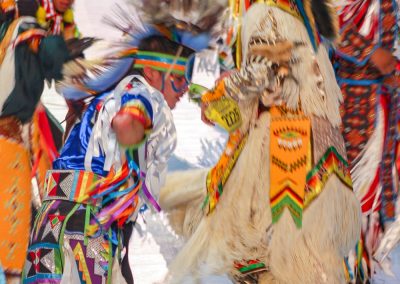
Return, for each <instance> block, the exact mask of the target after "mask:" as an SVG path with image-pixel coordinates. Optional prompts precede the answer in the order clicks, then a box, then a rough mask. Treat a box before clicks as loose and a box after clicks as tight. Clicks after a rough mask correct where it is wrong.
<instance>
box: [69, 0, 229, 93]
mask: <svg viewBox="0 0 400 284" xmlns="http://www.w3.org/2000/svg"><path fill="white" fill-rule="evenodd" d="M226 7H228V6H227V1H226V0H169V1H166V0H164V1H159V0H127V2H126V5H125V6H117V7H116V9H114V10H113V11H112V13H111V14H109V15H108V16H107V17H106V19H105V22H106V23H107V24H109V25H111V26H113V27H115V28H117V29H119V30H120V31H122V32H123V33H124V34H125V39H124V41H123V43H122V45H121V44H120V46H122V48H120V49H119V51H118V52H113V53H112V54H111V55H110V56H107V57H106V60H105V62H101V63H100V64H98V63H99V62H97V63H96V64H95V65H92V66H90V64H88V63H87V62H81V63H82V64H80V65H79V66H77V65H76V64H73V65H70V66H67V68H66V69H65V74H66V81H65V83H66V85H69V86H71V85H74V88H68V90H64V95H65V96H66V97H67V98H68V99H80V98H82V97H84V96H89V95H93V94H96V93H99V92H102V91H104V90H106V89H109V88H110V87H111V86H113V85H115V84H116V83H117V82H119V81H120V80H121V79H122V78H123V77H124V76H125V75H126V74H127V72H129V70H130V69H132V68H133V67H135V68H141V67H142V66H145V65H147V66H152V67H154V68H155V69H158V70H161V71H166V72H172V73H177V74H181V75H182V74H184V72H185V68H186V63H187V58H186V57H185V56H182V54H181V50H180V48H177V51H176V53H175V54H167V53H165V54H164V53H163V52H151V51H148V50H141V49H140V48H139V46H140V43H141V42H142V40H144V39H146V38H149V37H152V36H162V37H165V38H167V39H169V40H170V41H172V42H173V43H175V44H177V45H178V46H182V47H185V48H190V49H191V50H193V51H194V52H196V51H200V50H202V49H205V48H207V47H209V45H210V42H215V41H216V39H217V38H218V37H219V36H220V30H219V29H218V27H220V25H219V23H220V21H219V19H220V18H221V12H222V11H223V10H224V9H226ZM88 71H89V73H91V75H93V74H94V75H95V76H91V77H92V78H90V79H89V78H88V76H87V74H88ZM77 74H78V75H77ZM82 74H83V75H82ZM76 77H80V78H83V79H84V80H78V81H79V82H80V86H78V85H77V84H76V82H77V80H76ZM72 81H73V82H75V83H74V84H71V82H72Z"/></svg>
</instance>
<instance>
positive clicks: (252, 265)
mask: <svg viewBox="0 0 400 284" xmlns="http://www.w3.org/2000/svg"><path fill="white" fill-rule="evenodd" d="M234 266H235V268H236V269H237V270H239V271H240V272H241V273H242V274H244V275H246V274H251V273H257V272H261V271H266V270H267V267H266V266H265V264H264V263H263V262H261V261H260V260H258V259H255V260H246V261H242V262H235V263H234Z"/></svg>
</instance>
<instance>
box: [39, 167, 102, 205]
mask: <svg viewBox="0 0 400 284" xmlns="http://www.w3.org/2000/svg"><path fill="white" fill-rule="evenodd" d="M101 178H102V177H101V176H99V175H96V174H94V173H92V172H87V171H79V170H51V171H47V174H46V181H45V196H44V198H43V201H47V200H55V199H57V200H66V201H72V202H77V203H85V204H87V203H91V204H92V203H93V202H91V201H90V200H88V201H82V200H83V197H84V196H85V195H86V193H87V191H88V190H89V189H90V188H91V186H92V185H93V184H94V183H95V182H96V181H97V180H99V179H101Z"/></svg>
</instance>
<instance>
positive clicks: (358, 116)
mask: <svg viewBox="0 0 400 284" xmlns="http://www.w3.org/2000/svg"><path fill="white" fill-rule="evenodd" d="M397 2H398V1H395V0H382V1H375V0H372V1H361V0H347V1H345V3H344V5H343V7H342V8H341V11H340V25H341V41H340V44H339V45H338V46H337V48H336V50H335V66H336V71H337V78H338V82H339V85H340V87H341V89H342V93H343V96H344V102H343V105H342V109H341V114H342V120H343V135H344V139H345V141H346V150H347V156H348V159H349V162H350V169H351V175H352V178H353V185H354V191H355V193H356V195H357V197H358V198H359V200H360V201H361V206H362V212H363V230H362V232H363V242H362V243H360V245H359V246H358V253H357V254H358V255H364V259H363V260H362V259H358V271H359V273H358V274H359V276H360V277H361V279H363V278H364V280H367V279H368V277H369V276H373V274H374V273H375V272H376V271H375V270H376V269H377V268H378V270H380V269H379V265H376V263H375V265H374V262H375V261H376V260H373V256H374V254H375V253H376V251H377V249H378V247H379V245H380V242H381V240H382V238H383V239H386V240H387V238H393V237H394V235H393V234H394V231H393V230H396V229H395V227H393V226H391V225H392V223H393V221H394V220H395V218H396V202H397V196H398V193H397V190H398V186H399V184H398V168H397V167H396V159H397V149H396V146H397V138H398V128H397V125H398V122H399V121H398V112H399V102H400V101H399V98H398V91H397V90H396V88H398V86H399V85H398V77H397V78H396V77H395V76H393V75H394V73H395V72H396V70H395V69H396V65H397V64H398V60H397V58H396V57H395V55H394V53H395V47H396V41H397V40H398V25H397V21H398V3H397ZM391 227H392V230H390V228H391ZM397 230H398V228H397ZM394 245H395V244H394V243H392V244H391V246H392V248H393V246H394ZM388 253H389V250H388V248H385V249H384V251H383V248H381V249H380V253H379V254H380V255H379V256H378V255H376V257H377V259H379V261H382V260H383V256H384V255H386V254H388ZM398 280H400V279H398Z"/></svg>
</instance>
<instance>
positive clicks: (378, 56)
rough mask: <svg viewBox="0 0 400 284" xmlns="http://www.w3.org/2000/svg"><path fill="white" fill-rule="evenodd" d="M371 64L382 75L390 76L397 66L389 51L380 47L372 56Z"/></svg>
mask: <svg viewBox="0 0 400 284" xmlns="http://www.w3.org/2000/svg"><path fill="white" fill-rule="evenodd" d="M371 62H372V63H373V64H374V65H375V67H376V68H378V70H379V71H380V72H381V73H382V74H383V75H389V74H391V73H392V72H393V71H394V70H395V68H396V64H397V60H396V57H394V56H393V54H392V53H391V52H390V51H389V50H386V49H384V48H381V47H379V48H377V49H376V50H375V52H374V53H373V54H372V56H371Z"/></svg>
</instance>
